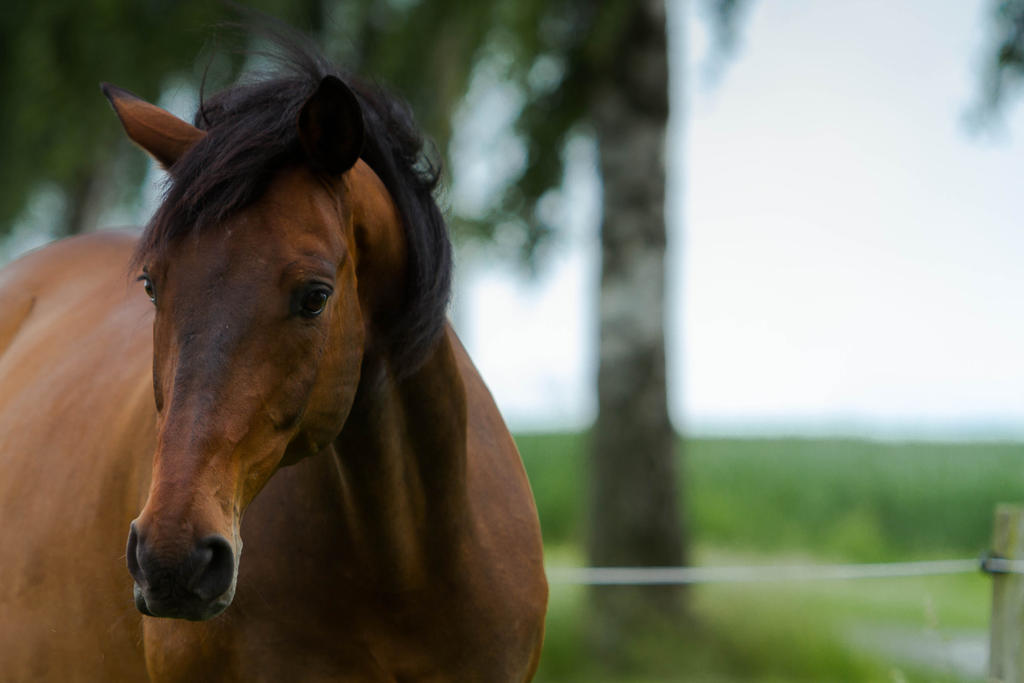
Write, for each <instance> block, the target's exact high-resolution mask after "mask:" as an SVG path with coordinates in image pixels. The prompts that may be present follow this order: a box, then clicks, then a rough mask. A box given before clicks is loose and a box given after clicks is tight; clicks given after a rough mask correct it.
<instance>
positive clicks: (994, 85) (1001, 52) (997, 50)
mask: <svg viewBox="0 0 1024 683" xmlns="http://www.w3.org/2000/svg"><path fill="white" fill-rule="evenodd" d="M991 31H992V33H993V35H992V37H991V44H992V46H991V49H990V51H989V52H988V53H987V54H986V57H985V62H984V67H983V68H984V72H983V83H982V88H983V102H982V105H983V106H984V107H986V108H987V109H988V110H989V111H993V110H995V109H997V108H998V107H999V106H1000V105H1001V104H1002V103H1003V102H1004V101H1005V100H1006V99H1007V97H1008V96H1010V95H1013V94H1014V92H1015V91H1019V90H1020V87H1021V84H1022V82H1024V0H996V1H995V2H993V3H992V5H991Z"/></svg>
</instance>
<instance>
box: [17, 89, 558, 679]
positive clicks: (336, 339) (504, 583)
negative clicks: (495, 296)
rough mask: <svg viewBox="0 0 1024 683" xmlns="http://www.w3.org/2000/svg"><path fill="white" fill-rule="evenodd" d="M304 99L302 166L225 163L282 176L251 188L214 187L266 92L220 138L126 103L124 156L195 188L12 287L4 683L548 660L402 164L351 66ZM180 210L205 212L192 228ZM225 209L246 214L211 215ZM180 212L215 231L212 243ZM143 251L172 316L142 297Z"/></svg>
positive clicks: (514, 496)
mask: <svg viewBox="0 0 1024 683" xmlns="http://www.w3.org/2000/svg"><path fill="white" fill-rule="evenodd" d="M318 78H319V77H318ZM285 85H287V86H288V87H293V88H295V89H296V90H297V92H299V93H303V92H304V93H305V94H303V95H302V99H301V100H298V101H297V102H295V101H293V102H291V105H290V106H293V107H294V109H292V110H288V111H291V112H293V114H292V115H293V116H295V118H293V119H287V116H285V117H284V118H282V117H281V116H278V119H280V120H283V121H285V124H287V125H297V127H298V132H297V138H296V140H297V141H296V142H289V141H288V140H290V139H286V144H285V146H284V147H282V149H284V150H285V151H287V153H288V154H289V155H291V156H286V155H284V152H280V153H278V152H275V153H274V154H273V155H269V156H268V157H267V158H268V159H270V160H271V162H272V163H270V165H269V166H266V165H265V166H266V167H261V168H259V169H256V171H253V168H252V164H251V163H250V162H251V158H252V157H251V154H258V153H264V152H265V151H266V150H265V149H263V147H260V148H259V149H257V148H256V147H253V148H252V149H250V152H251V154H250V156H246V155H244V154H243V155H240V156H238V157H237V158H234V159H230V158H229V160H228V161H229V162H232V163H235V164H236V166H238V165H239V164H241V167H242V170H243V171H246V172H248V173H249V174H250V175H251V176H252V177H254V178H255V179H257V180H260V182H261V183H262V186H261V187H260V191H259V192H255V193H253V194H252V195H251V196H250V195H242V194H239V193H238V192H235V193H234V194H232V192H234V190H233V189H232V188H235V189H237V188H238V187H241V185H237V184H236V186H233V185H231V182H233V181H231V180H228V181H225V180H224V178H225V177H226V176H225V175H214V176H212V177H213V180H210V177H211V176H210V175H209V173H210V171H209V169H211V168H212V169H214V172H217V173H219V172H220V171H222V170H223V169H222V168H221V167H219V166H218V163H220V161H221V159H220V157H218V156H216V155H217V154H218V153H219V150H220V148H219V147H218V145H222V144H223V142H224V140H229V141H230V140H235V141H236V142H238V141H242V144H243V145H244V142H245V138H244V137H243V134H244V131H241V132H239V131H238V130H237V126H236V127H235V128H231V127H230V125H235V123H236V122H235V120H234V119H232V118H231V116H235V115H236V112H237V111H243V116H244V115H245V114H244V112H246V111H254V112H256V114H257V115H262V114H261V112H263V111H264V108H265V106H266V102H262V101H258V102H257V104H258V106H250V105H252V102H251V101H250V100H252V91H251V90H247V91H244V92H243V93H242V97H243V98H244V97H249V98H250V99H249V100H245V99H242V100H241V102H242V105H246V106H249V109H245V107H243V106H242V105H239V103H238V101H229V102H228V104H227V105H224V106H223V108H222V109H223V112H222V113H223V115H224V116H225V117H226V119H225V120H226V121H227V123H225V124H224V126H223V127H222V128H217V127H213V128H211V130H210V132H206V131H203V130H200V129H198V128H195V127H192V126H190V125H189V124H187V123H184V122H182V121H180V120H178V119H176V118H174V117H172V116H171V115H170V114H167V113H166V112H163V111H162V110H159V109H157V108H156V107H153V106H152V105H149V104H147V103H144V102H142V101H141V100H137V99H135V98H134V97H133V96H131V95H130V94H128V93H125V92H124V91H117V90H113V89H110V90H108V91H107V94H108V97H110V99H111V101H112V103H113V104H114V107H115V110H116V111H117V113H118V115H119V116H120V118H121V120H122V123H123V124H124V126H125V129H126V131H127V132H128V134H129V136H130V137H132V139H133V140H134V141H135V142H137V143H138V144H139V145H140V146H142V147H143V148H144V149H146V150H147V151H148V152H150V154H152V155H153V156H154V157H155V158H157V159H158V160H159V161H160V162H161V163H163V164H164V165H165V166H169V167H171V170H172V176H174V175H175V173H177V174H178V175H177V176H176V177H175V185H174V186H173V187H172V190H171V192H170V194H169V196H168V197H169V198H168V199H167V200H165V205H164V207H163V208H162V209H161V211H162V212H163V213H159V214H158V216H157V218H155V219H154V223H153V224H151V226H150V227H149V228H148V229H147V231H146V233H145V234H144V236H143V238H142V241H141V242H137V240H136V238H135V237H134V236H131V235H125V234H121V235H115V234H107V235H95V236H88V237H82V238H75V239H71V240H67V241H65V242H62V243H59V244H57V245H54V246H52V247H49V248H46V249H43V250H41V251H39V252H36V253H34V254H30V255H29V256H27V257H25V258H23V259H22V260H20V261H19V262H17V263H15V264H13V265H12V266H10V267H9V268H8V269H6V270H5V271H3V273H2V274H0V513H2V514H3V518H4V520H5V523H4V524H3V525H0V614H2V615H3V618H2V619H0V671H2V672H3V674H4V678H5V680H15V681H17V680H60V681H68V680H112V681H113V680H144V679H145V678H146V677H147V676H148V677H149V678H150V680H154V681H196V680H224V681H231V680H237V681H259V680H282V679H286V680H296V681H302V680H309V681H314V680H316V681H319V680H338V681H342V680H353V681H397V680H438V681H441V680H445V681H448V680H467V681H483V680H486V681H505V680H507V681H519V680H528V679H529V678H530V677H531V676H532V675H533V671H534V670H535V669H536V666H537V662H538V658H539V653H540V646H541V640H542V636H543V618H544V611H545V607H546V600H547V587H546V583H545V580H544V575H543V567H542V551H541V544H540V531H539V525H538V522H537V517H536V510H535V508H534V505H533V500H532V496H531V494H530V490H529V485H528V483H527V481H526V477H525V474H524V472H523V469H522V464H521V462H520V460H519V458H518V453H517V451H516V449H515V445H514V443H513V442H512V439H511V437H510V435H509V433H508V430H507V429H506V427H505V425H504V423H503V421H502V419H501V416H500V414H499V413H498V411H497V408H496V407H495V405H494V402H493V400H492V398H491V396H490V394H489V392H488V391H487V389H486V387H485V385H484V384H483V381H482V380H481V379H480V376H479V374H478V373H477V371H476V370H475V368H474V367H473V365H472V362H471V361H470V360H469V358H468V356H467V354H466V352H465V350H464V349H463V348H462V346H461V344H460V343H459V341H458V339H457V338H456V336H455V334H454V332H453V331H452V330H451V328H450V326H448V325H447V323H446V322H445V321H444V319H443V317H438V312H441V316H443V304H444V300H445V299H446V296H447V292H446V289H445V287H446V282H447V280H446V279H445V277H440V278H437V279H436V280H435V282H434V285H431V283H430V282H429V278H428V281H427V285H426V286H427V289H428V290H430V289H431V287H433V290H436V291H433V293H430V292H429V291H428V294H430V296H427V297H424V296H420V294H421V292H419V290H415V288H416V287H420V286H423V285H422V282H419V281H420V280H423V279H424V278H423V277H422V275H423V273H422V272H421V273H420V274H419V276H417V273H416V270H415V268H414V267H413V266H412V265H409V264H413V265H415V263H416V259H417V258H420V259H422V258H424V257H423V255H422V254H418V252H417V250H422V249H423V246H422V243H423V240H422V239H420V240H419V242H417V239H418V238H417V236H416V234H415V233H414V232H410V231H415V230H416V229H419V228H418V227H417V226H415V225H413V226H412V227H410V223H411V222H412V221H410V219H409V215H408V214H409V211H413V212H415V205H414V203H411V202H410V200H408V198H406V199H402V197H401V196H400V197H399V198H398V199H394V192H396V191H398V190H400V188H398V187H397V185H396V181H395V175H394V174H393V173H391V174H389V171H388V170H387V166H386V163H384V162H382V161H381V155H382V153H383V152H382V151H381V149H382V148H380V147H373V146H370V147H368V148H367V149H366V150H364V154H368V158H370V159H371V161H373V163H374V164H375V166H374V167H373V168H371V166H370V165H367V164H366V163H364V162H363V161H361V160H359V158H358V155H359V150H360V145H361V142H360V140H361V136H362V133H363V129H362V125H363V124H362V121H361V119H362V116H364V115H365V116H379V115H381V111H383V110H382V109H380V107H379V106H378V105H376V104H374V103H373V102H372V101H370V100H369V99H368V96H367V95H365V94H360V96H359V99H358V100H357V99H356V97H355V96H354V95H352V93H351V92H349V91H348V89H347V88H346V87H345V86H344V85H342V84H341V82H340V81H338V80H337V79H336V78H334V77H332V76H325V77H323V78H322V80H320V82H319V85H317V83H316V82H315V81H314V82H313V83H312V85H311V86H309V90H308V91H304V90H303V88H305V87H306V85H303V84H302V83H299V84H298V85H296V84H295V82H292V81H289V82H286V83H285ZM282 88H283V86H282V85H281V84H280V83H277V82H275V83H273V84H271V85H270V87H268V88H267V89H266V92H267V93H269V94H270V96H272V97H275V98H279V96H280V95H279V93H280V92H281V90H282ZM258 94H259V93H258ZM257 99H258V98H257ZM214 104H215V105H218V104H223V103H222V102H220V103H218V102H215V103H214ZM228 105H230V106H228ZM299 105H301V107H299ZM360 106H364V107H369V108H370V109H369V110H368V111H366V112H365V113H364V114H362V115H361V114H359V110H360V109H359V108H360ZM224 112H226V113H224ZM286 114H287V112H286ZM217 115H218V114H217V112H216V111H214V114H213V117H214V118H216V116H217ZM243 122H244V119H243ZM292 122H295V123H292ZM229 124H230V125H229ZM262 125H263V124H261V126H262ZM367 125H369V126H370V130H369V131H368V135H369V134H372V133H373V125H374V124H373V121H372V120H371V121H370V122H369V123H368V124H367ZM260 130H261V131H262V130H263V128H260ZM381 130H383V126H379V127H378V129H377V134H380V131H381ZM224 131H226V132H224ZM282 131H283V129H282ZM282 131H278V132H277V133H275V136H276V137H275V138H274V139H275V140H276V139H279V138H282V137H283V136H284V132H282ZM339 131H340V132H339ZM232 136H235V137H232ZM267 144H271V143H267ZM368 144H370V143H368ZM254 150H255V151H254ZM296 154H299V156H295V155H296ZM303 154H304V155H305V156H304V157H303V156H302V155H303ZM203 155H205V156H203ZM394 156H395V158H405V157H408V154H407V153H406V152H405V151H402V150H399V152H396V153H395V154H394ZM282 158H284V161H282ZM238 159H242V161H241V162H239V161H238ZM182 160H183V161H182ZM179 161H181V163H179ZM225 163H227V162H225ZM182 164H184V168H186V169H187V168H190V166H189V164H192V166H191V168H194V169H195V171H194V172H195V174H196V177H197V178H198V180H195V179H194V178H193V179H189V178H188V177H187V176H185V175H184V172H183V171H181V168H182V167H183V166H182ZM246 164H249V165H248V166H246ZM378 169H383V170H381V171H379V172H381V173H383V174H384V175H383V177H379V176H378ZM236 171H237V169H236ZM204 173H205V174H207V175H203V174H204ZM407 173H408V172H407ZM406 177H412V176H408V175H407V176H406ZM207 181H209V182H207ZM190 182H191V183H192V184H191V185H189V183H190ZM203 182H207V185H206V186H204V185H203V184H202V183H203ZM204 187H205V188H206V190H204ZM225 187H226V188H227V189H225ZM211 188H212V189H211ZM177 190H181V192H179V194H178V195H177V197H178V199H177V201H178V202H179V205H178V206H177V208H178V209H180V208H181V207H182V206H184V207H186V209H189V210H192V209H195V207H196V206H199V207H200V208H199V209H195V210H196V211H199V212H200V213H198V214H191V213H188V211H185V213H184V214H183V213H182V212H181V211H184V209H182V210H181V211H179V212H178V213H175V212H174V211H173V209H175V208H176V205H175V204H174V202H175V201H176V200H175V196H176V195H175V192H176V191H177ZM204 191H206V194H203V192H204ZM218 193H219V194H218ZM239 196H243V197H244V198H243V199H241V200H238V197H239ZM196 197H198V198H199V199H195V198H196ZM218 197H219V198H220V200H221V201H222V202H228V203H230V201H234V202H235V203H234V204H233V205H231V210H230V211H227V210H225V211H223V212H222V213H220V214H217V215H216V221H215V223H216V224H215V225H204V224H203V222H202V220H201V219H202V218H203V216H204V215H205V214H203V213H202V211H206V210H207V209H208V208H209V207H210V206H211V205H215V204H216V200H217V199H218ZM224 197H227V198H228V199H227V200H225V199H224ZM194 199H195V201H194V202H193V200H194ZM236 200H237V201H236ZM416 201H422V200H416ZM190 202H192V203H191V204H190ZM410 206H412V207H413V208H412V209H410V208H409V207H410ZM168 207H170V208H168ZM189 207H191V208H189ZM430 207H433V208H431V209H430V210H431V211H433V212H436V207H434V206H433V204H430ZM428 208H429V207H428ZM183 215H187V216H192V217H193V218H195V216H198V218H195V221H194V222H195V225H193V226H192V227H191V228H189V230H183V228H185V227H189V226H188V225H186V224H191V222H192V218H190V219H189V220H187V221H186V220H185V219H184V218H182V216H183ZM431 215H433V214H431ZM429 218H430V215H428V219H429ZM429 222H430V221H429V220H428V223H429ZM434 223H435V224H436V220H435V221H434ZM196 226H198V227H196ZM199 228H202V229H199ZM160 230H163V231H164V234H161V233H160ZM442 255H443V254H442ZM133 259H134V262H137V263H140V264H141V265H142V266H143V269H142V272H143V275H142V276H141V279H142V280H143V282H144V285H145V290H146V292H147V294H149V296H150V298H151V299H152V300H153V301H154V302H155V309H154V307H153V306H152V305H151V304H150V303H149V302H147V301H146V298H145V297H144V296H142V295H141V294H140V293H139V292H137V290H134V288H129V287H128V286H127V285H128V282H127V279H126V273H127V272H128V271H127V264H128V263H130V262H133ZM420 263H421V264H422V263H423V261H422V260H421V261H420ZM422 270H424V269H423V268H421V271H422ZM429 270H430V269H429V268H427V269H426V271H429ZM428 274H429V273H428ZM441 275H442V276H444V275H445V274H444V273H441ZM438 283H440V284H438ZM435 285H436V286H435ZM413 290H415V291H413ZM410 291H413V294H412V295H410V294H409V292H410ZM409 301H413V302H414V303H415V304H416V307H418V309H420V310H423V311H426V313H427V314H426V315H419V316H418V317H417V315H414V314H416V312H417V311H416V310H412V313H409V311H404V312H403V311H402V310H401V309H402V306H406V307H407V308H409V306H410V304H408V302H409ZM154 310H155V311H156V313H155V315H154V313H153V311H154ZM396 310H397V311H398V312H397V313H396ZM396 321H397V322H396ZM410 321H412V322H410ZM424 321H426V322H424ZM410 330H411V332H410ZM410 358H412V359H413V360H412V361H410V360H409V359H410ZM154 397H155V403H154ZM140 510H141V512H140ZM243 513H244V517H243ZM126 530H128V532H129V533H128V542H127V552H125V551H124V550H123V549H124V547H125V544H124V534H125V531H126ZM243 543H244V552H243V551H242V546H243ZM126 561H127V565H128V569H129V572H130V574H129V572H125V571H124V563H125V562H126ZM133 580H134V586H133ZM133 595H134V603H135V604H134V606H133V605H132V598H133ZM136 608H137V610H136ZM139 612H141V613H142V615H140V614H139ZM143 615H144V616H143ZM173 617H178V618H173Z"/></svg>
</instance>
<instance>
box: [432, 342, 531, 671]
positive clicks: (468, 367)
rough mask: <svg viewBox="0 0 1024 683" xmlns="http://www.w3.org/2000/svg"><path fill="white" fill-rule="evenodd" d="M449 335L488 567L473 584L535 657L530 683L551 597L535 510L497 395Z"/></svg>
mask: <svg viewBox="0 0 1024 683" xmlns="http://www.w3.org/2000/svg"><path fill="white" fill-rule="evenodd" d="M449 336H450V338H451V340H452V347H453V350H454V352H455V355H456V360H457V362H458V367H459V372H460V374H461V376H462V381H463V383H464V385H465V390H466V405H467V425H466V431H467V435H466V436H467V486H468V495H469V504H470V507H471V514H472V517H473V518H474V520H475V530H476V538H477V543H478V544H479V550H478V552H481V554H482V556H483V558H485V560H486V562H487V564H488V569H487V570H485V571H484V570H482V571H481V572H480V574H479V575H478V576H477V577H475V579H474V583H477V584H478V590H481V591H483V592H485V593H486V595H487V596H488V600H491V601H493V602H494V603H495V611H496V612H499V613H500V620H501V622H502V628H503V629H505V632H504V633H503V634H501V635H500V637H503V638H508V637H509V636H510V635H511V634H513V633H514V634H515V635H516V636H517V637H516V639H515V640H517V641H518V642H519V643H520V644H521V645H522V646H523V647H525V648H527V649H529V651H530V652H531V657H530V658H529V660H528V661H529V671H527V672H522V675H521V677H523V678H526V679H528V678H529V677H530V676H532V672H533V670H534V669H535V668H536V664H537V659H538V658H539V655H540V646H541V641H542V640H543V632H544V614H545V612H546V609H547V598H548V587H547V580H546V578H545V574H544V559H543V545H542V542H541V532H540V524H539V521H538V518H537V508H536V504H535V503H534V499H533V494H532V492H531V490H530V484H529V481H528V479H527V477H526V471H525V469H524V468H523V463H522V459H521V458H520V456H519V451H518V449H517V448H516V445H515V441H514V440H513V439H512V435H511V434H510V432H509V430H508V427H507V426H506V425H505V421H504V420H503V419H502V417H501V413H500V412H499V411H498V408H497V405H496V404H495V402H494V398H493V397H492V395H491V393H490V391H489V390H488V388H487V386H486V384H485V383H484V381H483V379H482V378H481V376H480V373H479V372H478V371H477V369H476V367H475V366H474V365H473V362H472V360H471V359H470V358H469V355H468V353H467V352H466V350H465V348H463V346H462V344H461V343H460V342H459V340H458V339H457V338H456V337H455V334H454V332H452V331H451V330H449ZM496 636H497V634H496ZM518 661H519V662H522V661H523V659H522V658H519V659H518ZM519 677H520V676H519V675H517V676H513V678H519Z"/></svg>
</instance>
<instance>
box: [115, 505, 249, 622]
mask: <svg viewBox="0 0 1024 683" xmlns="http://www.w3.org/2000/svg"><path fill="white" fill-rule="evenodd" d="M126 561H127V564H128V572H129V573H130V574H131V575H132V578H133V579H135V589H134V594H135V606H136V607H137V608H138V610H139V611H140V612H142V613H143V614H145V615H147V616H151V617H170V618H176V619H189V620H192V621H202V620H204V619H210V618H212V617H215V616H217V615H218V614H220V613H221V612H223V611H224V610H225V609H227V607H228V605H230V604H231V600H232V598H233V597H234V595H235V583H236V580H237V576H238V573H237V567H238V563H237V562H236V561H235V553H234V550H233V549H232V547H231V544H230V543H228V541H227V540H226V539H225V538H224V537H223V536H220V535H219V534H213V535H210V536H205V537H203V538H201V539H199V540H197V541H195V543H194V544H193V546H192V548H191V549H189V550H188V552H187V553H185V554H184V556H183V557H182V556H181V555H180V554H178V556H177V557H176V556H175V555H174V554H171V555H167V554H161V553H159V552H156V551H155V549H154V548H153V547H152V546H151V545H149V544H147V543H146V539H145V537H144V536H142V535H141V534H140V533H139V531H138V529H137V528H136V525H135V522H132V524H131V528H130V531H129V533H128V546H127V548H126Z"/></svg>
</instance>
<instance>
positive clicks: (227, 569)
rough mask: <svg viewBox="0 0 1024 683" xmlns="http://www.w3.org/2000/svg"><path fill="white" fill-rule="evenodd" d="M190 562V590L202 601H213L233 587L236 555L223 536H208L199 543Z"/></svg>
mask: <svg viewBox="0 0 1024 683" xmlns="http://www.w3.org/2000/svg"><path fill="white" fill-rule="evenodd" d="M189 561H190V564H191V566H192V568H193V571H192V576H191V578H190V579H189V582H188V588H189V589H190V590H192V592H193V593H195V594H196V595H197V596H199V597H200V598H201V599H203V600H213V599H214V598H216V597H218V596H220V595H222V594H223V593H224V592H225V591H227V590H228V588H230V587H231V582H232V581H233V580H234V578H235V554H234V552H233V551H232V550H231V544H230V543H228V542H227V540H226V539H225V538H224V537H223V536H217V535H213V536H207V537H206V538H204V539H202V540H201V541H199V542H198V543H197V544H196V547H195V548H194V549H193V550H192V556H191V557H190V558H189Z"/></svg>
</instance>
